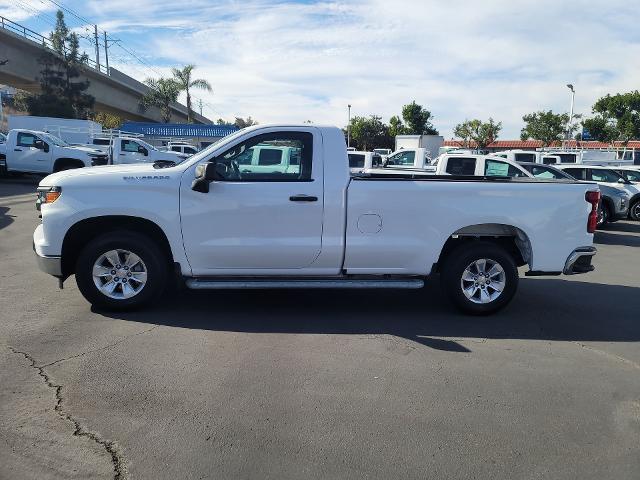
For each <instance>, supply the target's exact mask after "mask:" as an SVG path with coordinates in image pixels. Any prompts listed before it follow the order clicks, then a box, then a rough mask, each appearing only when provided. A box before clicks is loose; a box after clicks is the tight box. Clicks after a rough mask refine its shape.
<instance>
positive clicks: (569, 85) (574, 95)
mask: <svg viewBox="0 0 640 480" xmlns="http://www.w3.org/2000/svg"><path fill="white" fill-rule="evenodd" d="M567 88H568V89H569V90H571V108H570V110H569V121H568V122H567V134H566V137H567V140H570V138H569V137H570V135H571V133H570V128H571V122H572V121H573V103H574V101H575V98H576V91H575V89H574V88H573V85H572V84H570V83H567Z"/></svg>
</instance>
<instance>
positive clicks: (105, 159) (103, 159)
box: [91, 155, 109, 167]
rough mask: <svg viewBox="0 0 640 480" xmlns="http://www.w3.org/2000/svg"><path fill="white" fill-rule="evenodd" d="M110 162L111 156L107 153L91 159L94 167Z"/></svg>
mask: <svg viewBox="0 0 640 480" xmlns="http://www.w3.org/2000/svg"><path fill="white" fill-rule="evenodd" d="M108 163H109V157H108V156H106V155H101V156H99V157H93V159H92V160H91V165H93V166H94V167H95V166H96V165H106V164H108Z"/></svg>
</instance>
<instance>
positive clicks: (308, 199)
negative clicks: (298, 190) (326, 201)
mask: <svg viewBox="0 0 640 480" xmlns="http://www.w3.org/2000/svg"><path fill="white" fill-rule="evenodd" d="M289 200H291V201H292V202H317V201H318V197H313V196H311V195H292V196H290V197H289Z"/></svg>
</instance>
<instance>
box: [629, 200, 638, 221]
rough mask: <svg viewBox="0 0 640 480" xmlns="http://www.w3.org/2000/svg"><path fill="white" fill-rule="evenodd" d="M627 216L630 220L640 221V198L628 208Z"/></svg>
mask: <svg viewBox="0 0 640 480" xmlns="http://www.w3.org/2000/svg"><path fill="white" fill-rule="evenodd" d="M629 217H630V218H631V219H632V220H636V221H640V200H637V201H636V202H635V203H633V204H632V205H631V207H630V208H629Z"/></svg>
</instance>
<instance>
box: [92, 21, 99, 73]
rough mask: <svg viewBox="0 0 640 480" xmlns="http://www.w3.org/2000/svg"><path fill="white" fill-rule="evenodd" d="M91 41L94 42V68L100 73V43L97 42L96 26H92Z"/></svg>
mask: <svg viewBox="0 0 640 480" xmlns="http://www.w3.org/2000/svg"><path fill="white" fill-rule="evenodd" d="M93 39H94V40H95V42H96V67H97V68H98V71H100V43H99V42H98V25H94V26H93Z"/></svg>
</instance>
